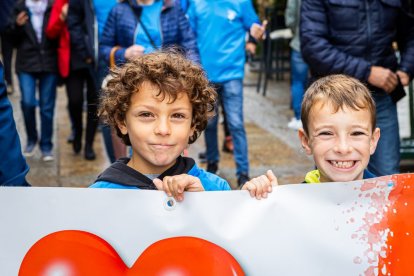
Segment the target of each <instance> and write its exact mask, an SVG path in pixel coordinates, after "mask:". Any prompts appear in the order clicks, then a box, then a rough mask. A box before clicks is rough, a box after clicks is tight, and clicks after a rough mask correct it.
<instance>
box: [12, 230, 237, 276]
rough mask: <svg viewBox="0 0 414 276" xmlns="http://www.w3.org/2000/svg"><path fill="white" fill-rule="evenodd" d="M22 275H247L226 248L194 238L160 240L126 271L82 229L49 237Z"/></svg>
mask: <svg viewBox="0 0 414 276" xmlns="http://www.w3.org/2000/svg"><path fill="white" fill-rule="evenodd" d="M19 275H20V276H36V275H42V276H44V275H46V276H48V275H62V276H78V275H79V276H83V275H88V276H89V275H110V276H118V275H119V276H121V275H122V276H128V275H244V272H243V270H242V268H241V267H240V265H239V263H238V262H237V261H236V259H234V257H233V256H232V255H230V254H229V253H228V252H227V251H226V250H224V249H223V248H221V247H220V246H218V245H216V244H214V243H211V242H209V241H206V240H203V239H199V238H194V237H175V238H169V239H164V240H160V241H158V242H156V243H154V244H152V245H151V246H150V247H148V248H147V249H146V250H145V251H144V252H143V253H142V255H141V256H140V257H139V258H138V259H137V260H136V262H135V263H134V265H133V266H132V267H131V268H128V267H127V266H126V265H125V264H124V262H123V260H122V259H121V258H120V257H119V255H118V253H117V252H116V251H115V250H114V249H113V248H112V246H111V245H110V244H109V243H108V242H106V241H105V240H103V239H102V238H100V237H98V236H96V235H94V234H91V233H88V232H85V231H78V230H64V231H59V232H55V233H52V234H49V235H47V236H45V237H43V238H41V239H40V240H39V241H37V242H36V243H35V244H34V245H33V246H32V247H31V248H30V249H29V251H28V252H27V253H26V255H25V257H24V259H23V261H22V264H21V266H20V271H19Z"/></svg>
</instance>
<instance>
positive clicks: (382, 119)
mask: <svg viewBox="0 0 414 276" xmlns="http://www.w3.org/2000/svg"><path fill="white" fill-rule="evenodd" d="M372 96H373V97H374V100H375V103H376V106H377V127H379V128H380V130H381V137H380V139H379V142H378V146H377V149H376V151H375V153H374V154H373V155H372V156H371V159H370V162H369V164H368V170H369V171H370V172H372V173H373V174H375V175H376V176H382V175H390V174H395V173H398V172H399V167H400V134H399V128H398V117H397V106H396V105H395V104H394V103H393V102H392V100H391V97H390V96H388V95H387V94H386V93H385V92H382V93H378V92H373V93H372Z"/></svg>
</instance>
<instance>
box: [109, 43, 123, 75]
mask: <svg viewBox="0 0 414 276" xmlns="http://www.w3.org/2000/svg"><path fill="white" fill-rule="evenodd" d="M120 48H121V47H119V46H114V47H112V49H111V52H110V53H109V68H111V69H112V68H114V67H115V52H116V51H118V50H119V49H120Z"/></svg>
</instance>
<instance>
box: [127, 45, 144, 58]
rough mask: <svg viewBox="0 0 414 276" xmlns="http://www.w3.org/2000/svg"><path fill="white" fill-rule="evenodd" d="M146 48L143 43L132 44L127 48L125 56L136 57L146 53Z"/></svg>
mask: <svg viewBox="0 0 414 276" xmlns="http://www.w3.org/2000/svg"><path fill="white" fill-rule="evenodd" d="M144 50H145V48H144V47H142V46H141V45H135V44H134V45H132V46H130V47H128V48H127V49H126V50H125V58H126V59H132V58H134V57H139V56H142V55H143V54H144Z"/></svg>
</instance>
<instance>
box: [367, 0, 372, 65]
mask: <svg viewBox="0 0 414 276" xmlns="http://www.w3.org/2000/svg"><path fill="white" fill-rule="evenodd" d="M365 14H366V15H367V37H368V41H367V50H366V54H367V59H368V60H369V61H371V59H372V58H371V51H370V49H371V42H372V30H371V14H370V5H369V0H365Z"/></svg>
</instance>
